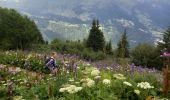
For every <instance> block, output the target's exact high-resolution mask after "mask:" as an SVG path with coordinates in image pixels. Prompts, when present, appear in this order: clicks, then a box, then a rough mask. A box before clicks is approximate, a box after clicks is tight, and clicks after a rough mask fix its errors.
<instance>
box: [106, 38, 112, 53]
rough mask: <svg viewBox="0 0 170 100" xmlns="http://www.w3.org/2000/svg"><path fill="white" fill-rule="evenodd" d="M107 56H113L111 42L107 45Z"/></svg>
mask: <svg viewBox="0 0 170 100" xmlns="http://www.w3.org/2000/svg"><path fill="white" fill-rule="evenodd" d="M106 54H112V43H111V40H110V41H109V42H108V43H107V44H106Z"/></svg>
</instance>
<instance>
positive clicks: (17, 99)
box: [13, 96, 23, 100]
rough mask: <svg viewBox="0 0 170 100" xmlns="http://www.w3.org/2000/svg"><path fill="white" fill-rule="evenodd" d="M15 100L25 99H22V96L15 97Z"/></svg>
mask: <svg viewBox="0 0 170 100" xmlns="http://www.w3.org/2000/svg"><path fill="white" fill-rule="evenodd" d="M13 100H23V99H22V96H15V97H13Z"/></svg>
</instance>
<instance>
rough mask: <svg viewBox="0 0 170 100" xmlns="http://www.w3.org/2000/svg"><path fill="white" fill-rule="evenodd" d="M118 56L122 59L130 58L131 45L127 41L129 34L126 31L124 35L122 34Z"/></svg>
mask: <svg viewBox="0 0 170 100" xmlns="http://www.w3.org/2000/svg"><path fill="white" fill-rule="evenodd" d="M117 46H118V48H117V56H118V57H120V58H128V57H129V49H128V48H129V43H128V40H127V33H126V29H125V30H124V33H123V34H122V37H121V39H120V41H119V42H118V44H117Z"/></svg>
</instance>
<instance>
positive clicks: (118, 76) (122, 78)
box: [113, 74, 126, 80]
mask: <svg viewBox="0 0 170 100" xmlns="http://www.w3.org/2000/svg"><path fill="white" fill-rule="evenodd" d="M113 77H115V78H116V79H119V80H124V79H126V78H125V77H124V75H123V74H114V75H113Z"/></svg>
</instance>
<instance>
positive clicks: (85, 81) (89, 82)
mask: <svg viewBox="0 0 170 100" xmlns="http://www.w3.org/2000/svg"><path fill="white" fill-rule="evenodd" d="M81 82H83V85H84V86H88V87H92V86H94V85H95V82H94V81H93V80H92V79H90V78H87V79H82V80H81Z"/></svg>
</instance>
